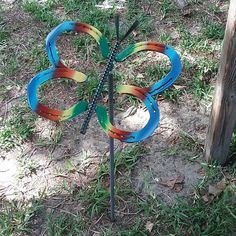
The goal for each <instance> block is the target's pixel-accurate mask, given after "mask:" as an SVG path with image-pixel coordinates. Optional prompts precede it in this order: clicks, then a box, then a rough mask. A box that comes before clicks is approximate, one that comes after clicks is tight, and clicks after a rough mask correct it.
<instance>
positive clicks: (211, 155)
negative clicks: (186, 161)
mask: <svg viewBox="0 0 236 236" xmlns="http://www.w3.org/2000/svg"><path fill="white" fill-rule="evenodd" d="M235 126H236V0H231V1H230V6H229V12H228V19H227V25H226V30H225V36H224V42H223V48H222V52H221V59H220V67H219V71H218V77H217V82H216V88H215V95H214V100H213V104H212V110H211V117H210V124H209V127H208V132H207V136H206V142H205V153H204V155H205V158H206V160H207V161H208V162H209V161H212V160H217V161H218V162H220V163H221V164H223V163H225V162H226V160H227V156H228V152H229V145H230V141H231V138H232V133H233V131H234V128H235Z"/></svg>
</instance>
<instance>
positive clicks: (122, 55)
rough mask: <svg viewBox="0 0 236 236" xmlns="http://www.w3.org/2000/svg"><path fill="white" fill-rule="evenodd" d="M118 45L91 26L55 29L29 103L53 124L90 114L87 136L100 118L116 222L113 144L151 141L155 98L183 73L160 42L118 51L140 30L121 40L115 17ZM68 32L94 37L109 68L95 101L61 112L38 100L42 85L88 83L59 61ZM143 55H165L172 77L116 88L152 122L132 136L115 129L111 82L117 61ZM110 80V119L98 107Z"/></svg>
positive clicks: (177, 60)
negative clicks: (93, 120) (143, 108)
mask: <svg viewBox="0 0 236 236" xmlns="http://www.w3.org/2000/svg"><path fill="white" fill-rule="evenodd" d="M115 25H116V37H117V38H116V43H115V45H114V46H113V48H112V50H111V51H110V50H109V46H108V42H107V39H106V38H105V37H104V36H103V35H102V33H101V32H100V31H99V30H97V29H96V28H94V27H93V26H91V25H88V24H85V23H80V22H74V21H68V22H64V23H61V24H60V25H58V26H57V27H56V28H55V29H53V30H52V31H51V32H50V33H49V34H48V36H47V38H46V51H47V54H48V58H49V61H50V63H51V64H52V66H53V67H52V68H50V69H48V70H45V71H43V72H40V73H39V74H37V75H36V76H35V77H33V78H32V79H31V81H30V82H29V85H28V90H27V93H28V102H29V106H30V108H31V109H32V110H33V111H34V112H36V113H37V114H39V115H40V116H42V117H45V118H47V119H50V120H53V121H63V120H68V119H72V118H74V117H76V116H78V115H80V114H81V113H83V112H87V114H86V117H85V120H84V121H83V124H82V127H81V133H82V134H85V133H86V130H87V128H88V126H89V122H90V120H91V117H92V114H93V113H94V111H95V112H96V114H97V118H98V121H99V123H100V125H101V127H102V129H103V130H104V131H105V132H106V133H107V134H108V136H110V155H111V159H110V161H111V186H110V187H111V204H112V219H113V220H114V140H113V139H118V140H120V141H122V142H127V143H132V142H139V141H142V140H144V139H146V138H148V137H149V136H150V135H151V134H152V133H153V132H154V131H155V129H156V128H157V126H158V123H159V118H160V112H159V108H158V105H157V103H156V101H155V100H154V98H153V96H155V95H157V94H159V93H161V92H163V91H164V90H166V89H168V88H169V87H170V86H171V85H172V84H173V83H174V82H175V81H176V80H177V78H178V77H179V75H180V73H181V69H182V65H181V61H180V57H179V55H178V54H177V52H176V51H175V50H174V49H173V48H172V47H170V46H168V45H164V44H161V43H157V42H152V41H150V42H140V43H135V44H132V45H130V46H129V47H127V48H126V49H124V50H122V51H118V50H119V48H120V46H121V42H122V41H123V40H124V39H125V38H126V37H127V36H128V35H129V34H130V33H131V32H132V31H133V30H134V29H135V28H136V27H137V25H138V22H137V21H136V22H135V23H134V24H133V25H132V26H131V27H130V29H129V30H128V31H127V33H126V34H125V35H124V36H123V37H120V33H119V16H116V20H115ZM65 31H78V32H83V33H87V34H89V35H91V36H92V37H93V38H94V39H95V40H96V41H97V43H98V45H99V47H100V50H101V54H102V56H103V57H104V58H106V59H107V60H108V61H107V65H106V68H105V70H104V72H103V74H102V76H101V80H100V82H99V85H98V87H97V89H96V92H95V94H94V97H93V99H92V101H91V102H90V103H89V102H88V101H79V102H78V103H77V104H75V105H73V106H72V107H70V108H69V109H67V110H64V111H61V110H57V109H53V108H49V107H47V106H46V105H44V104H42V103H40V102H39V100H38V96H37V89H38V88H39V87H40V85H41V84H43V83H45V82H46V81H48V80H51V79H56V78H67V79H72V80H74V81H76V82H79V83H82V82H84V81H85V80H86V79H87V76H86V75H85V74H84V73H82V72H78V71H75V70H72V69H70V68H68V67H67V66H65V65H64V64H63V62H62V61H61V60H60V58H59V56H58V53H57V50H56V40H57V37H58V36H59V35H61V34H62V33H63V32H65ZM140 51H156V52H158V53H162V54H164V55H166V56H167V57H168V58H169V60H170V62H171V70H170V71H169V73H168V74H167V75H166V76H165V77H164V78H162V79H161V80H160V81H157V82H156V83H155V84H153V85H152V86H150V87H146V88H140V87H137V86H130V85H118V86H116V91H117V92H118V93H121V94H122V93H123V94H129V95H131V96H134V97H136V98H138V99H140V100H141V101H142V102H143V103H144V104H145V106H146V108H147V110H148V112H149V114H150V118H149V121H148V122H147V124H146V125H145V126H144V127H143V128H142V129H141V130H139V131H136V132H130V131H124V130H121V129H118V128H116V127H115V126H114V125H113V103H112V102H113V101H111V100H113V80H112V78H111V73H112V69H113V67H114V61H116V62H122V61H124V60H125V59H127V58H128V57H129V56H131V55H132V54H134V53H137V52H140ZM107 80H109V82H110V83H109V84H110V86H109V102H110V103H109V104H110V115H109V116H108V114H107V111H106V107H104V106H101V105H98V104H97V103H98V100H99V98H100V96H101V92H102V89H103V86H104V84H105V82H106V81H107Z"/></svg>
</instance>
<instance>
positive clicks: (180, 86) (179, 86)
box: [173, 84, 186, 90]
mask: <svg viewBox="0 0 236 236" xmlns="http://www.w3.org/2000/svg"><path fill="white" fill-rule="evenodd" d="M173 86H174V88H175V89H178V90H183V89H185V88H186V86H183V85H175V84H174V85H173Z"/></svg>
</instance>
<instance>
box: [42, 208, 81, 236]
mask: <svg viewBox="0 0 236 236" xmlns="http://www.w3.org/2000/svg"><path fill="white" fill-rule="evenodd" d="M46 224H47V235H48V236H61V235H81V234H82V233H83V231H82V230H83V229H84V226H85V222H84V220H83V219H82V218H81V216H80V215H71V214H67V213H63V212H62V213H59V214H57V215H55V214H53V212H50V213H49V214H48V215H47V217H46Z"/></svg>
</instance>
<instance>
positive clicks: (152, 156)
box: [118, 101, 208, 205]
mask: <svg viewBox="0 0 236 236" xmlns="http://www.w3.org/2000/svg"><path fill="white" fill-rule="evenodd" d="M159 108H160V112H161V121H160V124H159V127H158V129H157V130H156V132H155V133H154V135H153V136H152V137H150V138H148V139H147V140H145V141H144V142H143V145H145V147H146V148H147V149H148V150H149V151H148V154H147V155H146V156H144V157H143V158H142V159H141V160H140V162H139V163H138V165H137V166H136V168H135V171H134V172H133V184H134V186H135V187H136V189H137V191H138V192H141V193H142V194H148V195H149V194H155V195H156V196H158V197H159V198H160V199H161V200H162V201H163V202H164V203H166V204H168V205H170V204H173V202H174V201H175V200H176V198H177V197H183V196H186V197H187V196H190V195H191V194H192V193H193V191H194V188H195V186H196V185H197V183H199V181H201V179H202V176H201V175H200V174H199V173H198V171H199V169H200V168H201V165H200V163H199V162H200V161H201V158H197V161H191V160H189V159H191V158H193V157H194V156H196V153H194V152H193V151H190V150H188V147H187V146H183V147H182V148H179V150H178V149H177V150H176V152H175V153H173V154H171V155H165V152H163V151H165V150H166V149H167V148H169V149H170V148H172V149H175V148H176V146H180V145H181V141H180V140H179V139H180V133H181V132H185V133H187V134H189V135H191V136H192V137H194V140H196V145H198V146H201V145H203V144H204V140H205V134H206V127H207V124H208V118H207V117H206V116H205V114H201V113H200V112H199V111H198V110H196V109H193V108H192V107H188V106H186V105H184V104H181V105H180V106H179V107H176V106H175V105H174V104H172V103H169V102H165V101H162V102H160V103H159ZM140 114H142V116H140ZM118 117H119V116H118ZM121 117H122V116H121ZM147 119H149V114H148V112H147V111H144V110H140V109H137V110H136V112H135V113H134V114H132V115H130V116H128V117H126V118H124V119H122V120H120V123H121V125H122V123H123V126H124V127H127V130H130V129H131V130H138V129H140V128H141V127H140V123H141V124H144V123H145V122H146V121H147ZM186 145H187V144H186ZM178 175H182V176H184V181H183V189H181V191H177V192H176V191H174V189H171V188H168V187H165V186H163V185H160V184H159V183H158V179H160V178H162V177H175V176H178Z"/></svg>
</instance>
